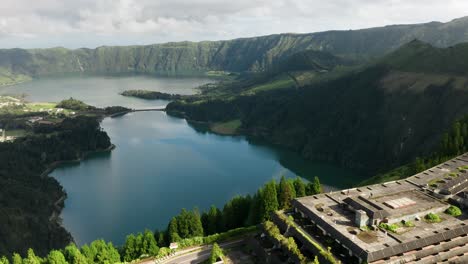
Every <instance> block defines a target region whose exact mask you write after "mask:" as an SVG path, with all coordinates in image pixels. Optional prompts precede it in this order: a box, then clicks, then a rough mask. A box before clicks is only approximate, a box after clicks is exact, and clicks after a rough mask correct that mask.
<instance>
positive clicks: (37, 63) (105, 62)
mask: <svg viewBox="0 0 468 264" xmlns="http://www.w3.org/2000/svg"><path fill="white" fill-rule="evenodd" d="M415 38H417V39H420V40H422V41H425V42H428V43H431V44H432V45H435V46H438V47H448V46H452V45H455V44H458V43H461V42H466V41H468V18H467V17H465V18H460V19H455V20H452V21H450V22H447V23H434V22H430V23H422V24H413V25H411V24H409V25H391V26H384V27H375V28H369V29H359V30H347V31H346V30H339V31H323V32H317V33H303V34H302V33H301V34H296V33H285V34H273V35H267V36H259V37H252V38H239V39H232V40H224V41H201V42H190V41H184V42H169V43H163V44H151V45H141V46H102V47H98V48H95V49H89V48H81V49H74V50H69V49H65V48H60V47H59V48H49V49H31V50H25V49H1V50H0V68H2V69H4V71H8V72H11V73H12V75H15V74H16V75H20V74H21V75H27V76H31V77H38V76H44V75H50V74H60V73H80V72H88V73H145V74H158V73H161V74H170V75H179V74H180V75H193V74H195V75H199V74H203V73H205V72H207V71H211V70H223V71H230V72H244V71H251V72H261V71H266V70H268V69H270V68H271V67H272V65H274V64H275V63H277V62H279V61H281V60H284V59H285V58H286V57H288V56H290V55H292V54H295V53H297V52H301V51H304V50H317V51H326V52H329V53H331V54H333V55H335V56H339V57H342V58H347V59H354V60H356V61H360V62H365V61H368V60H370V59H373V58H376V57H379V56H382V55H384V54H387V53H388V52H391V51H393V50H395V49H397V48H398V47H400V46H401V45H403V44H405V43H407V42H410V41H411V40H413V39H415Z"/></svg>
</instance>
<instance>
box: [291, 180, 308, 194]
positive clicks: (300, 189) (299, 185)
mask: <svg viewBox="0 0 468 264" xmlns="http://www.w3.org/2000/svg"><path fill="white" fill-rule="evenodd" d="M294 189H295V190H296V197H303V196H306V186H305V184H304V182H303V181H302V179H301V178H299V177H296V179H294Z"/></svg>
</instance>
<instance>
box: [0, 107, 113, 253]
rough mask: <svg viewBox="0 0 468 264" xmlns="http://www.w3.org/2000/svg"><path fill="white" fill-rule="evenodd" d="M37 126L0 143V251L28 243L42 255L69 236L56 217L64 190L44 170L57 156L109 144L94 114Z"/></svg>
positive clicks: (17, 249)
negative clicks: (24, 134)
mask: <svg viewBox="0 0 468 264" xmlns="http://www.w3.org/2000/svg"><path fill="white" fill-rule="evenodd" d="M2 118H3V117H2ZM7 119H8V117H7ZM0 121H1V122H2V124H3V123H4V120H0ZM7 121H8V120H7ZM35 130H36V132H37V133H34V135H33V136H29V137H24V138H18V139H16V140H15V141H14V142H6V143H0V205H1V206H0V254H7V253H8V254H10V253H12V252H19V253H23V254H24V253H25V252H26V250H27V249H28V248H29V247H31V248H34V249H35V250H36V252H38V253H39V254H41V255H43V254H46V253H47V252H48V251H49V250H51V249H54V248H61V247H63V246H64V245H66V244H67V243H69V242H70V241H72V237H71V235H70V234H69V233H68V231H66V230H65V229H64V228H63V227H62V225H61V220H60V218H59V214H60V212H61V210H62V208H63V206H64V200H65V198H66V193H65V191H64V190H63V189H62V186H60V184H59V183H58V182H57V180H55V179H54V178H52V177H49V176H48V175H43V172H44V171H45V170H46V168H48V166H51V165H53V164H54V163H55V162H57V161H64V160H76V159H78V158H81V157H83V155H85V154H86V153H87V152H90V151H96V150H102V149H106V148H108V147H109V146H110V139H109V137H108V136H107V134H106V132H103V131H101V129H100V126H99V122H98V121H97V120H96V118H95V117H84V116H83V117H76V118H73V119H71V118H67V119H64V120H63V122H62V123H60V124H59V125H56V126H51V125H47V126H46V127H40V126H38V127H37V128H35Z"/></svg>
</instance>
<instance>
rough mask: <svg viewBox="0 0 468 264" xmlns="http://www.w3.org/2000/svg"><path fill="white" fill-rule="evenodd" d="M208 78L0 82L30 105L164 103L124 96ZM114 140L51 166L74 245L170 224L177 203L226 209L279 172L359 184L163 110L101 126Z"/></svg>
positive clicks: (339, 172) (173, 89) (337, 171)
mask: <svg viewBox="0 0 468 264" xmlns="http://www.w3.org/2000/svg"><path fill="white" fill-rule="evenodd" d="M209 81H211V80H209V79H204V78H151V77H143V76H126V77H99V76H91V77H90V76H86V77H85V76H82V77H79V76H73V77H62V78H58V77H57V78H46V79H40V80H35V81H33V82H29V83H23V84H19V85H16V86H10V87H3V88H0V94H5V93H10V94H18V93H27V94H29V97H28V99H30V100H31V101H59V100H61V99H62V98H67V97H70V96H72V97H74V98H77V99H81V100H83V101H85V102H86V103H89V104H92V105H96V106H108V105H123V106H127V107H132V108H138V107H151V106H160V105H165V104H167V101H147V100H142V99H136V98H130V97H123V96H120V95H119V94H118V93H119V92H121V91H123V90H126V89H151V90H156V91H163V92H170V93H181V94H191V93H194V92H195V90H194V89H193V88H194V87H196V86H198V85H200V84H203V83H206V82H209ZM101 125H102V127H103V129H104V130H105V131H106V132H107V133H108V134H109V136H110V138H111V141H112V142H113V143H114V144H115V145H116V146H117V147H116V149H114V150H113V151H112V152H111V153H104V154H103V153H99V154H95V155H92V156H91V157H89V158H88V159H86V160H84V161H83V162H81V163H80V164H72V165H66V166H62V167H60V168H58V169H56V170H54V171H53V173H52V174H51V176H53V177H55V178H57V179H58V180H59V182H60V183H61V184H62V185H63V186H64V188H65V190H66V191H67V193H68V198H67V200H66V201H65V208H64V210H63V212H62V218H63V224H64V226H65V227H66V228H67V230H69V231H70V232H71V234H72V235H73V237H74V238H75V241H76V242H77V243H78V244H80V245H81V244H84V243H89V242H91V241H93V240H95V239H98V238H104V239H105V240H108V241H112V242H113V243H114V244H117V245H119V244H122V243H123V242H124V240H125V236H126V235H127V234H129V233H133V232H140V231H144V229H146V228H148V229H150V230H154V229H156V228H158V229H164V228H165V227H166V225H167V223H168V221H169V220H170V218H171V217H172V216H174V215H176V214H178V213H179V212H180V209H181V208H187V209H192V208H194V207H198V208H199V209H201V210H204V209H207V208H208V207H209V206H210V205H213V204H214V205H216V206H218V207H222V206H223V204H224V203H225V202H226V201H228V200H229V199H230V198H232V197H233V196H235V195H239V194H249V193H250V194H252V193H254V192H255V191H256V190H257V189H258V188H259V187H260V186H261V185H263V184H264V183H265V182H267V181H269V180H271V179H279V178H280V177H281V175H286V176H288V177H295V175H301V176H302V177H304V178H305V179H312V178H313V176H319V177H320V180H321V182H322V183H323V184H325V185H327V186H330V187H335V188H342V187H348V186H350V185H351V184H353V183H356V182H358V181H361V180H363V177H362V176H360V175H357V174H355V173H353V172H352V171H349V170H346V169H342V168H339V167H336V166H332V165H330V164H327V163H320V162H310V161H305V160H303V159H301V158H300V156H298V155H297V154H295V153H292V152H290V151H287V150H284V149H281V148H276V147H273V146H270V145H268V144H264V143H261V142H252V141H249V140H247V139H246V138H244V137H241V136H236V137H232V136H220V135H216V134H213V133H209V132H206V131H204V130H203V129H201V128H198V127H194V126H192V125H190V124H188V123H187V121H185V120H184V119H180V118H175V117H171V116H168V115H166V114H165V113H164V112H138V113H131V114H127V115H125V116H121V117H117V118H106V119H104V120H103V121H102V123H101Z"/></svg>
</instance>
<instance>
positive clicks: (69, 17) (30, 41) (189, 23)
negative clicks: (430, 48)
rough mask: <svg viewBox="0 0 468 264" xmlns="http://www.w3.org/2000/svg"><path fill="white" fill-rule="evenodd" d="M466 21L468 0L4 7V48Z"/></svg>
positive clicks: (150, 0)
mask: <svg viewBox="0 0 468 264" xmlns="http://www.w3.org/2000/svg"><path fill="white" fill-rule="evenodd" d="M464 15H468V2H467V1H464V0H446V1H436V0H330V1H319V0H236V1H220V0H35V1H30V0H2V5H1V7H0V47H16V46H19V47H35V46H38V47H47V46H57V45H61V46H67V47H82V46H88V47H94V46H98V45H129V44H146V43H153V42H167V41H181V40H194V41H197V40H205V39H210V40H214V39H231V38H237V37H248V36H255V35H266V34H273V33H281V32H315V31H323V30H330V29H356V28H365V27H373V26H382V25H386V24H401V23H421V22H428V21H434V20H437V21H449V20H451V19H453V18H457V17H461V16H464Z"/></svg>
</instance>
